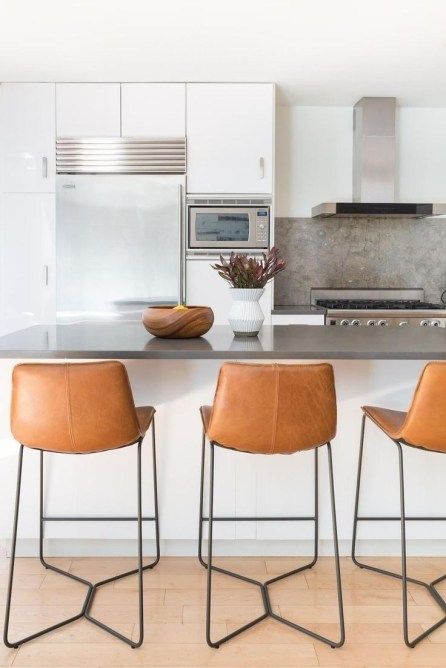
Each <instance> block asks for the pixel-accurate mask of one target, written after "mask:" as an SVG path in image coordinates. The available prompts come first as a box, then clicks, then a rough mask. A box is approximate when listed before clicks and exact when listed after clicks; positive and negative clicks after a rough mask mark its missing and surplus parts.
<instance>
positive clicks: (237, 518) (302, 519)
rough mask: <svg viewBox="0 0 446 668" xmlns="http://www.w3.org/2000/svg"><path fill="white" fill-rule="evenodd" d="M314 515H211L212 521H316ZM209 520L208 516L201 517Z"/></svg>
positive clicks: (206, 520)
mask: <svg viewBox="0 0 446 668" xmlns="http://www.w3.org/2000/svg"><path fill="white" fill-rule="evenodd" d="M316 519H317V518H316V517H213V518H212V521H213V522H316ZM201 521H202V522H209V517H202V518H201Z"/></svg>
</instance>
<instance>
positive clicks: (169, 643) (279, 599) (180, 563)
mask: <svg viewBox="0 0 446 668" xmlns="http://www.w3.org/2000/svg"><path fill="white" fill-rule="evenodd" d="M50 561H52V563H55V564H57V565H58V566H59V567H61V568H64V569H69V570H70V571H71V572H72V573H75V574H78V575H80V576H84V577H87V578H91V579H92V580H98V579H101V578H104V577H107V576H109V575H113V574H115V573H118V572H119V571H120V570H124V569H128V568H132V567H133V565H134V561H135V560H132V559H121V558H98V559H90V558H73V559H53V560H50ZM369 561H370V562H371V563H374V564H375V565H381V566H382V567H384V568H392V569H395V570H397V569H398V560H397V559H393V558H386V559H385V558H374V559H369ZM216 563H219V564H220V565H226V566H227V567H229V568H231V569H233V570H238V571H239V572H241V573H244V574H248V575H250V576H252V577H254V578H255V579H259V580H262V579H268V577H272V576H273V575H274V574H278V573H280V572H284V571H286V570H290V569H291V568H295V567H296V565H299V564H300V563H303V560H302V559H301V558H297V559H295V560H292V559H289V558H275V559H272V558H269V557H268V558H265V559H263V558H250V557H246V558H237V559H228V558H224V559H218V560H216ZM8 567H9V560H8V559H6V558H4V557H0V618H1V622H2V624H3V616H4V603H5V597H6V581H7V572H8ZM445 571H446V558H443V559H440V558H413V559H410V560H409V572H410V574H411V575H413V576H414V577H417V578H419V579H426V580H428V579H429V580H431V579H434V578H435V577H438V576H439V575H441V574H442V573H444V572H445ZM342 575H343V587H344V603H345V616H346V622H347V642H346V644H345V646H344V647H342V648H341V649H331V648H330V647H328V646H326V645H324V644H322V643H319V642H316V641H314V642H313V641H312V640H311V638H309V637H308V636H306V635H302V634H300V633H298V632H296V631H293V630H291V629H290V628H287V627H286V626H284V625H282V624H279V623H277V622H275V621H273V620H266V621H264V622H262V623H261V624H259V625H258V626H256V627H255V628H253V629H251V630H249V631H247V632H246V633H244V634H243V635H241V636H239V637H238V638H236V639H234V640H232V641H230V642H228V643H227V644H225V645H222V646H221V648H220V649H218V650H213V649H210V648H209V647H207V645H206V643H205V640H204V616H205V587H206V572H205V571H204V569H203V568H202V567H200V566H199V565H198V563H197V561H196V560H195V559H192V558H177V557H175V558H174V557H171V558H163V559H161V562H160V563H159V564H158V566H157V567H156V569H155V570H154V571H149V572H146V574H145V576H144V588H145V592H144V593H145V618H146V628H145V642H144V644H143V646H142V647H141V648H140V649H135V650H134V649H131V648H130V647H127V646H126V645H124V644H123V643H122V642H120V641H118V640H116V639H114V638H113V637H112V636H110V635H108V634H106V633H105V632H103V631H102V630H101V629H99V628H96V627H95V626H93V625H92V624H90V623H88V622H86V621H85V620H81V621H78V622H75V623H74V624H71V625H69V626H66V627H64V628H62V629H60V630H58V631H56V632H54V633H52V634H49V635H47V636H44V637H43V638H40V639H37V640H34V641H32V642H30V643H27V644H25V645H24V646H22V647H20V648H19V649H18V650H9V649H7V648H6V647H5V646H4V645H3V644H0V666H11V665H12V666H17V667H20V666H27V667H28V668H39V667H42V668H43V667H44V666H52V667H57V668H58V667H59V666H60V667H65V668H75V667H76V668H80V667H81V666H89V667H90V668H93V667H104V668H105V667H107V668H108V667H110V666H126V667H127V666H129V667H130V666H140V667H141V666H151V667H152V668H153V667H156V666H177V667H186V666H188V667H190V666H197V667H198V666H226V667H228V666H231V667H234V668H236V667H237V666H244V667H248V666H259V667H260V666H268V667H271V668H280V667H281V666H326V667H329V666H351V667H353V666H355V667H357V666H370V667H378V666H392V667H394V668H395V667H397V666H419V667H423V668H428V667H429V666H443V667H446V624H445V625H444V626H443V627H442V628H441V629H439V630H438V631H436V632H435V633H434V634H433V635H432V636H431V637H430V638H429V639H427V640H426V641H424V642H423V643H422V644H421V645H419V646H417V647H416V648H415V649H408V648H407V647H405V645H404V643H403V640H402V622H401V594H400V583H399V582H398V581H397V580H393V579H392V578H385V577H382V576H379V575H375V574H373V573H368V572H365V571H361V570H359V569H357V568H356V567H355V566H354V565H353V564H352V562H351V561H350V560H349V559H343V560H342ZM15 586H16V590H15V597H14V600H13V608H12V626H11V634H12V637H18V636H23V635H25V634H26V635H28V634H30V633H32V632H34V631H35V630H38V628H39V627H42V626H43V625H45V626H48V625H50V624H54V623H56V622H57V621H60V620H61V619H63V618H64V617H68V616H70V615H73V614H75V613H76V612H78V611H79V609H80V604H81V602H82V601H83V599H84V595H85V588H84V587H82V586H81V585H79V584H78V583H76V582H74V581H73V582H71V581H69V580H67V579H66V578H63V577H62V576H59V575H57V574H55V573H52V572H48V571H44V570H43V569H42V567H41V566H40V563H39V561H38V560H37V559H18V561H17V567H16V580H15ZM136 586H137V582H136V579H135V578H133V577H132V578H127V579H124V580H121V581H119V582H116V583H114V584H113V583H112V584H110V585H107V586H105V587H103V588H102V589H101V590H100V591H99V593H98V595H97V598H96V601H95V604H94V608H93V614H94V615H95V616H96V617H98V618H100V619H101V620H103V621H104V622H105V623H107V624H109V625H111V626H114V627H115V628H116V629H117V630H119V631H121V632H122V633H125V634H127V635H131V634H133V635H134V637H136V634H137V630H138V629H137V605H136ZM442 591H443V592H444V595H445V596H446V583H444V584H443V587H442ZM272 600H273V603H274V605H275V606H276V609H277V610H278V611H280V614H282V615H284V616H287V617H289V618H290V619H292V620H294V621H296V622H298V623H301V624H303V625H307V626H311V628H313V629H314V630H316V631H317V632H318V633H321V634H324V635H329V636H330V637H336V634H337V607H336V589H335V580H334V574H333V562H332V560H330V559H326V558H321V559H320V561H319V562H318V564H317V566H316V567H315V568H314V569H313V570H311V571H308V572H307V573H306V574H300V575H298V576H294V577H292V578H290V579H288V580H284V581H281V582H279V583H277V584H276V585H274V586H273V588H272ZM213 604H214V608H213V611H214V626H213V629H212V631H213V635H214V637H219V636H220V635H224V634H226V633H228V632H229V631H231V630H233V629H235V628H236V627H237V626H238V625H240V624H243V623H246V622H247V621H248V620H249V619H252V618H253V617H254V616H256V615H258V614H260V613H261V612H262V611H263V609H262V605H261V599H260V593H259V589H258V588H257V587H254V586H250V585H249V584H246V583H243V582H241V581H238V580H235V579H233V578H228V577H225V576H222V575H216V576H215V589H214V600H213ZM409 606H410V608H409V614H410V621H411V632H412V633H413V634H418V633H420V632H421V631H422V629H424V628H427V626H428V625H429V624H431V623H432V622H434V621H436V620H437V619H439V618H441V611H440V609H439V608H438V607H437V606H436V605H435V604H433V603H432V600H431V599H430V598H429V596H428V595H427V594H426V592H425V591H424V590H423V589H422V588H420V587H417V586H411V587H410V599H409Z"/></svg>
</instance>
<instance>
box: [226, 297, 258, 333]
mask: <svg viewBox="0 0 446 668" xmlns="http://www.w3.org/2000/svg"><path fill="white" fill-rule="evenodd" d="M263 293H264V289H263V288H247V289H245V288H231V295H232V299H233V301H232V306H231V310H230V312H229V324H230V325H231V327H232V331H233V332H234V334H235V335H236V336H257V334H258V333H259V331H260V328H261V326H262V323H263V321H264V319H265V316H264V315H263V311H262V309H261V306H260V304H259V299H260V297H261V296H262V295H263Z"/></svg>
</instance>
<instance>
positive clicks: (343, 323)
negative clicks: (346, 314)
mask: <svg viewBox="0 0 446 668" xmlns="http://www.w3.org/2000/svg"><path fill="white" fill-rule="evenodd" d="M349 324H350V323H349V321H348V320H345V318H344V319H343V320H341V325H343V326H344V327H346V326H348V325H349Z"/></svg>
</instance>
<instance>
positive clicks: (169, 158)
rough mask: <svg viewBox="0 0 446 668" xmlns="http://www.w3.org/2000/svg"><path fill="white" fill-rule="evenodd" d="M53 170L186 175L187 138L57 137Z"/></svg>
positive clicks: (86, 172)
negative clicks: (54, 167)
mask: <svg viewBox="0 0 446 668" xmlns="http://www.w3.org/2000/svg"><path fill="white" fill-rule="evenodd" d="M56 170H57V173H58V174H185V172H186V139H185V137H179V138H178V137H174V138H165V139H160V138H157V139H150V138H146V137H85V138H71V139H70V138H65V137H64V138H58V139H57V140H56Z"/></svg>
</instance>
